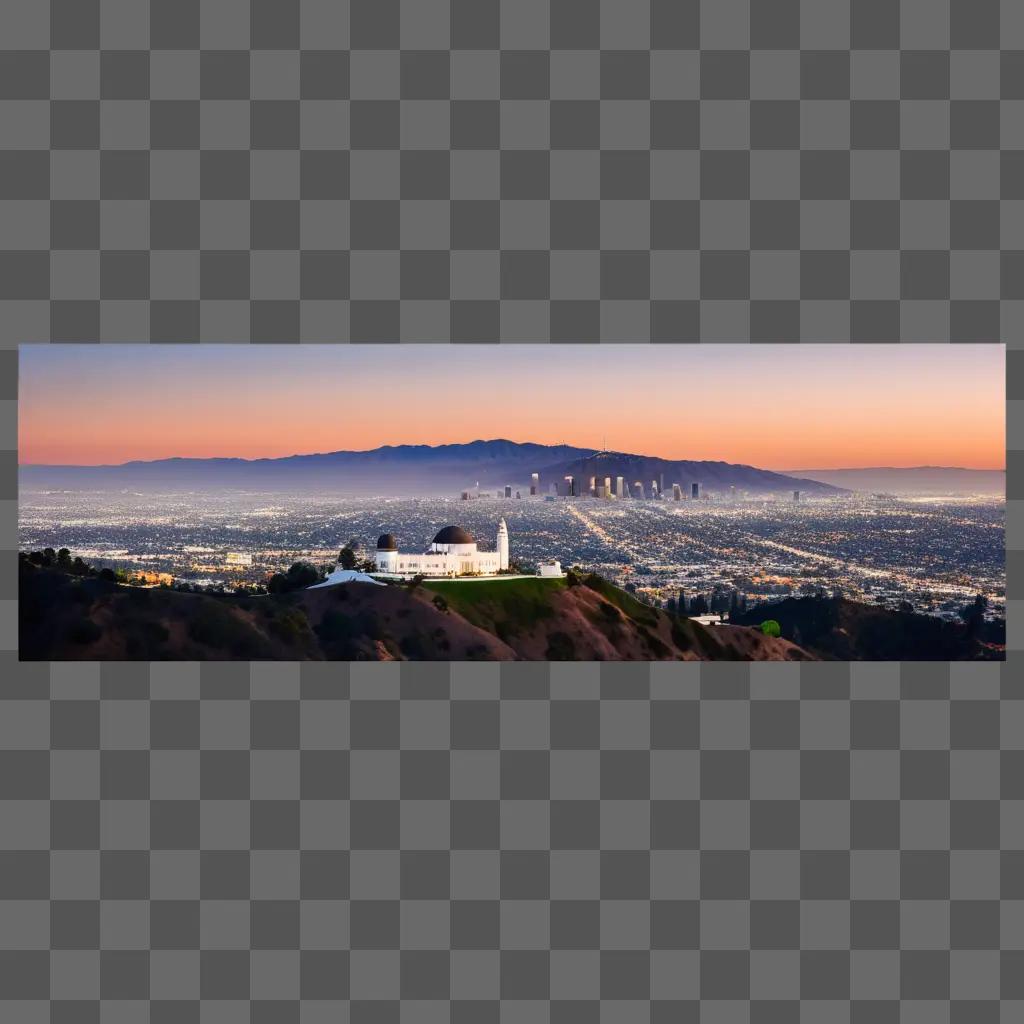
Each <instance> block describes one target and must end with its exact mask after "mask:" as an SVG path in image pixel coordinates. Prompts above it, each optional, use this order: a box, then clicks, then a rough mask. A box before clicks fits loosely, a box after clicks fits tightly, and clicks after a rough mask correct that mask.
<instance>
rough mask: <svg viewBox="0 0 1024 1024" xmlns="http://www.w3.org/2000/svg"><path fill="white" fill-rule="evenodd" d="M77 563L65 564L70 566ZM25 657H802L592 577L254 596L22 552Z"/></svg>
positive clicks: (785, 645)
mask: <svg viewBox="0 0 1024 1024" xmlns="http://www.w3.org/2000/svg"><path fill="white" fill-rule="evenodd" d="M71 564H72V565H73V564H74V563H73V562H72V563H71ZM19 569H20V572H19V577H20V601H19V610H20V622H19V631H20V656H21V657H22V658H23V659H27V660H91V659H109V660H118V659H131V660H145V661H149V660H169V659H170V660H190V661H192V660H195V661H206V660H233V659H241V660H287V661H295V660H311V659H312V660H324V659H326V660H345V661H348V660H375V661H376V660H442V661H446V660H453V661H465V660H487V661H511V660H518V659H525V660H555V661H565V660H584V661H605V660H641V661H651V660H674V659H680V660H699V659H711V660H805V659H807V658H808V657H810V655H808V654H807V653H806V652H804V651H802V650H801V649H800V648H799V647H797V646H795V645H794V644H791V643H789V642H788V641H786V640H784V639H775V638H772V637H765V636H763V635H762V634H761V633H760V631H759V630H756V629H748V628H739V627H736V628H728V629H724V628H710V629H709V628H706V627H704V626H701V625H700V624H698V623H695V622H693V621H691V620H688V619H681V618H677V617H675V616H673V615H670V614H668V613H667V612H665V611H662V610H660V609H655V608H651V607H649V606H648V605H645V604H642V603H640V602H639V601H637V600H636V599H635V598H633V597H632V596H631V595H629V594H627V593H625V592H624V591H622V590H619V589H618V588H617V587H614V586H612V585H611V584H610V583H608V582H607V581H606V580H603V579H601V578H600V577H598V576H595V575H580V574H576V573H571V574H570V575H569V576H568V577H567V578H565V579H541V578H537V579H522V580H479V581H476V580H474V581H471V582H470V581H467V582H451V581H432V582H424V581H414V582H412V583H410V584H401V585H397V584H396V585H391V586H387V587H374V586H368V585H366V584H359V583H354V584H342V585H340V586H336V587H326V588H321V589H316V590H293V591H289V592H285V593H270V594H261V595H246V594H220V593H197V592H186V591H180V590H174V589H171V588H165V587H152V588H140V587H130V586H126V585H123V584H122V583H119V582H118V581H117V580H116V578H113V574H110V578H105V577H103V576H102V575H101V574H98V573H95V572H94V571H92V570H90V569H89V567H86V571H85V572H84V573H82V574H77V575H76V574H75V573H73V572H72V571H70V570H69V569H68V568H67V566H65V565H63V564H57V562H56V561H55V560H53V559H51V560H50V561H49V563H48V564H43V563H42V561H41V560H36V561H33V560H32V559H31V558H30V557H28V556H23V557H22V558H21V559H20V560H19Z"/></svg>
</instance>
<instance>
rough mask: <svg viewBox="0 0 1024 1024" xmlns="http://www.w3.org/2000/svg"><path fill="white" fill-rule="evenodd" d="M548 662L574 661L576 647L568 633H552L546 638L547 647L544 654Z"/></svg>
mask: <svg viewBox="0 0 1024 1024" xmlns="http://www.w3.org/2000/svg"><path fill="white" fill-rule="evenodd" d="M544 657H545V658H547V659H548V661H575V660H576V645H575V644H574V643H573V639H572V637H571V636H569V634H568V633H562V632H557V633H552V634H551V635H550V636H549V637H548V647H547V650H546V651H545V652H544Z"/></svg>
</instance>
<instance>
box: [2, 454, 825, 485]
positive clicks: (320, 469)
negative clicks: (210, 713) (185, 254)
mask: <svg viewBox="0 0 1024 1024" xmlns="http://www.w3.org/2000/svg"><path fill="white" fill-rule="evenodd" d="M534 473H536V474H538V477H539V482H540V488H541V490H542V491H543V492H546V491H547V490H548V489H549V487H550V485H551V484H557V483H559V482H560V481H563V480H564V479H565V477H566V476H570V475H571V476H574V477H575V478H577V479H584V480H585V479H589V477H590V476H596V477H599V478H601V479H603V478H604V477H605V476H608V477H611V478H612V480H613V482H614V479H615V478H616V477H618V476H622V477H623V478H624V479H625V480H626V482H627V483H629V484H632V483H633V482H634V481H636V480H640V481H643V483H644V486H645V487H647V486H648V485H649V483H650V481H651V480H658V481H659V486H661V483H662V481H663V483H664V486H665V488H667V489H668V490H669V491H671V489H672V485H673V484H680V485H681V487H682V488H683V489H684V491H685V492H686V493H689V487H690V485H691V484H692V483H699V484H701V486H702V488H703V489H704V490H705V491H709V492H715V491H723V492H724V491H728V490H729V488H730V487H735V488H736V489H737V490H745V491H749V492H751V493H783V492H786V491H793V490H800V491H801V492H802V493H804V494H842V493H845V492H844V491H843V489H842V488H841V487H835V486H833V485H831V484H829V483H822V482H820V481H815V480H806V479H801V478H799V477H795V476H789V475H786V474H782V473H774V472H771V471H769V470H764V469H757V468H756V467H754V466H744V465H736V464H733V463H728V462H699V461H685V460H684V461H679V460H672V459H660V458H656V457H654V456H648V455H633V454H629V453H627V452H607V451H594V450H593V449H590V448H576V447H573V446H571V445H544V444H533V443H518V442H514V441H506V440H493V441H472V442H470V443H469V444H447V445H437V446H430V445H398V446H394V447H391V446H389V447H383V448H374V449H373V450H371V451H362V452H349V451H338V452H327V453H322V454H316V455H290V456H286V457H284V458H277V459H233V458H225V459H180V458H174V459H158V460H156V461H153V462H125V463H122V464H121V465H116V466H44V465H23V466H20V467H19V469H18V476H19V482H20V484H21V486H22V487H30V488H31V487H36V488H40V487H51V488H70V489H75V488H82V489H86V488H105V487H134V488H139V489H150V490H159V489H161V488H175V487H185V486H187V487H190V488H199V489H204V488H205V489H211V490H213V489H219V488H224V487H239V488H257V489H267V490H273V489H281V490H291V489H294V488H298V487H311V488H315V489H316V491H317V492H318V493H324V492H330V491H344V492H345V493H351V494H442V493H452V492H456V493H457V492H458V491H459V490H460V489H462V488H464V487H466V486H467V485H468V484H475V483H477V482H479V483H480V485H481V487H488V488H495V487H502V486H506V485H512V486H513V487H515V488H516V489H519V490H521V491H522V493H523V494H524V495H525V494H528V493H529V485H530V482H531V475H532V474H534Z"/></svg>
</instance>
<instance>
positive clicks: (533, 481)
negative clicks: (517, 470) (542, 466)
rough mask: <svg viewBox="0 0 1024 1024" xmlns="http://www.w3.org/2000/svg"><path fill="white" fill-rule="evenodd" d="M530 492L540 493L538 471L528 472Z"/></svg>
mask: <svg viewBox="0 0 1024 1024" xmlns="http://www.w3.org/2000/svg"><path fill="white" fill-rule="evenodd" d="M530 493H531V494H540V473H531V474H530Z"/></svg>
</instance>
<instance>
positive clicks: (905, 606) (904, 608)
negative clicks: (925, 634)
mask: <svg viewBox="0 0 1024 1024" xmlns="http://www.w3.org/2000/svg"><path fill="white" fill-rule="evenodd" d="M897 608H898V610H899V611H901V612H912V611H913V610H914V606H913V605H912V604H911V603H910V602H909V601H900V603H899V604H898V605H897Z"/></svg>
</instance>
